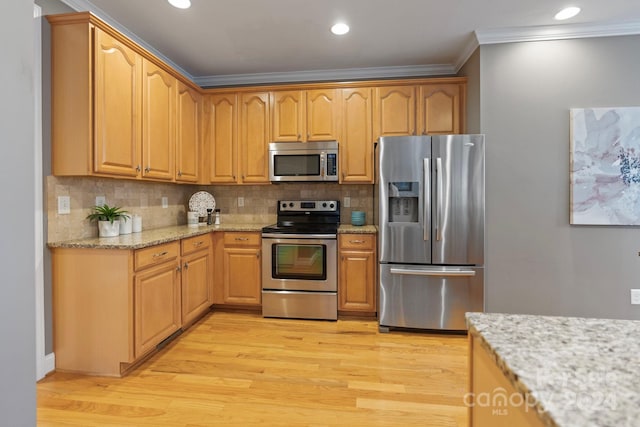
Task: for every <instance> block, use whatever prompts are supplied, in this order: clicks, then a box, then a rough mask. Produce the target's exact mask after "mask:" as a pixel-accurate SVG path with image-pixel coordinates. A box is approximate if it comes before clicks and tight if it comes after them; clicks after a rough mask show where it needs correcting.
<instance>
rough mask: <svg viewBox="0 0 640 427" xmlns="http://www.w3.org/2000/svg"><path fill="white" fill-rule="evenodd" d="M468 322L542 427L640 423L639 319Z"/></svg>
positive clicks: (484, 318) (473, 318)
mask: <svg viewBox="0 0 640 427" xmlns="http://www.w3.org/2000/svg"><path fill="white" fill-rule="evenodd" d="M467 322H468V325H469V334H471V335H472V337H473V338H474V339H477V340H479V341H480V343H481V345H482V346H483V347H484V348H485V349H486V350H487V351H488V352H489V353H490V354H491V355H492V356H493V359H494V361H495V363H496V365H497V366H498V368H499V369H500V370H501V371H502V373H503V374H504V375H505V376H506V377H507V379H508V380H509V382H510V383H511V384H512V385H513V387H514V388H515V389H516V391H518V392H520V393H522V394H523V395H524V396H526V397H527V398H528V399H529V398H532V399H531V400H532V402H533V404H534V405H535V408H536V409H537V410H538V417H539V418H540V421H542V423H543V424H544V425H547V426H558V427H596V426H597V427H602V426H607V427H609V426H610V427H631V426H638V425H640V321H633V320H609V319H590V318H575V317H552V316H534V315H512V314H498V313H467Z"/></svg>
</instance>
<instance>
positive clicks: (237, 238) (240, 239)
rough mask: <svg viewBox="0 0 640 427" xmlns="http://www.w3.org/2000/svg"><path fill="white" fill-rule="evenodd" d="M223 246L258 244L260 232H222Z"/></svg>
mask: <svg viewBox="0 0 640 427" xmlns="http://www.w3.org/2000/svg"><path fill="white" fill-rule="evenodd" d="M224 245H225V246H260V233H236V232H227V233H224Z"/></svg>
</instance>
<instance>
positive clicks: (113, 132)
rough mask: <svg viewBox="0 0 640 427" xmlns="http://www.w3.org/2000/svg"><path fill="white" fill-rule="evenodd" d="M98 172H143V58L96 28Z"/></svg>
mask: <svg viewBox="0 0 640 427" xmlns="http://www.w3.org/2000/svg"><path fill="white" fill-rule="evenodd" d="M95 44H96V45H95V80H94V85H95V86H94V91H95V92H94V97H95V100H94V105H95V128H94V171H95V172H96V173H99V174H108V175H118V176H125V177H136V176H138V175H139V171H140V162H141V159H140V147H141V136H142V135H141V129H140V107H141V99H140V96H141V93H142V88H141V87H140V86H141V72H142V71H141V69H142V57H141V56H139V55H137V54H136V53H135V52H134V51H133V50H131V49H129V48H128V47H127V46H126V45H125V44H124V43H122V42H120V41H119V40H116V39H115V38H113V37H111V36H110V35H109V34H106V33H104V32H102V31H101V30H99V29H96V30H95Z"/></svg>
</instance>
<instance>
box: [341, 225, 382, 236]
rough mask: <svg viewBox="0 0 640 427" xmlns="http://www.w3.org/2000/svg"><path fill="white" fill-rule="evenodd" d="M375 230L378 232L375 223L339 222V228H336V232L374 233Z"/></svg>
mask: <svg viewBox="0 0 640 427" xmlns="http://www.w3.org/2000/svg"><path fill="white" fill-rule="evenodd" d="M377 232H378V227H376V226H375V225H351V224H340V228H338V234H341V233H354V234H376V233H377Z"/></svg>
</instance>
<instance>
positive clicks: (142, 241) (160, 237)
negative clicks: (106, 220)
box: [48, 223, 268, 249]
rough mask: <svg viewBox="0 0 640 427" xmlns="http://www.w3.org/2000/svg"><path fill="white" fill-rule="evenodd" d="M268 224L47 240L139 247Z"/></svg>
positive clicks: (52, 244) (81, 245)
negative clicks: (213, 232)
mask: <svg viewBox="0 0 640 427" xmlns="http://www.w3.org/2000/svg"><path fill="white" fill-rule="evenodd" d="M266 225H268V224H233V223H229V224H220V225H200V226H198V227H189V226H187V225H176V226H171V227H163V228H154V229H151V230H142V232H140V233H132V234H123V235H120V236H117V237H102V238H100V237H93V238H87V239H78V240H66V241H61V242H49V243H48V246H49V247H50V248H93V249H141V248H146V247H147V246H154V245H159V244H161V243H167V242H172V241H174V240H180V239H184V238H185V237H192V236H198V235H200V234H206V233H210V232H212V231H245V232H250V231H262V227H264V226H266Z"/></svg>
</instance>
